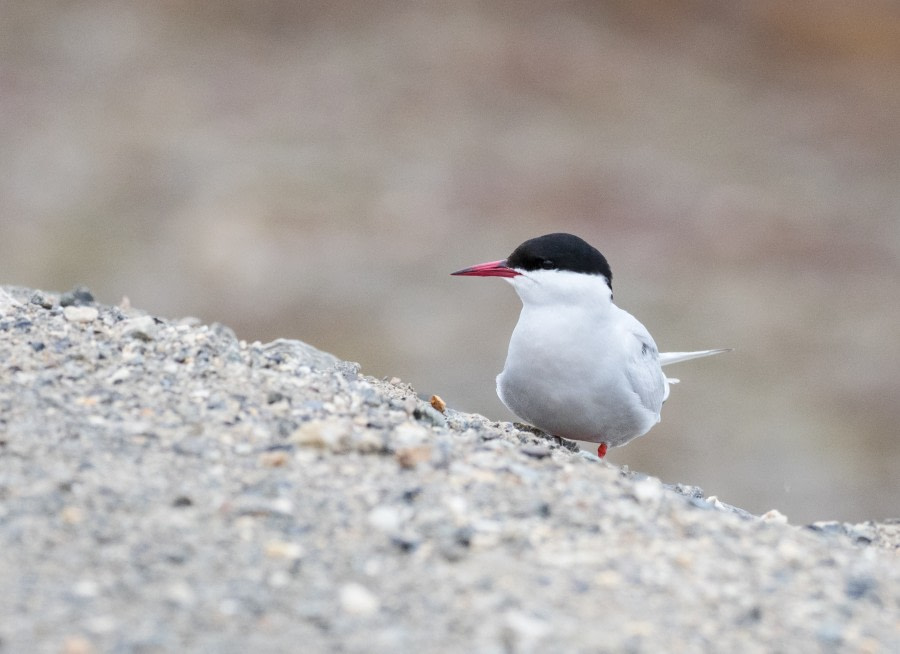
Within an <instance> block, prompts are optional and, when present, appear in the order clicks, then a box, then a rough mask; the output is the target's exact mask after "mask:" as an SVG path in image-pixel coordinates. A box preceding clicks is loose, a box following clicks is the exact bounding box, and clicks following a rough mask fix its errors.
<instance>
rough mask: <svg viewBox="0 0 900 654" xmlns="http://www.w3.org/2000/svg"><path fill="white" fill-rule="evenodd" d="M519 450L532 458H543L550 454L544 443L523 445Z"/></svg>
mask: <svg viewBox="0 0 900 654" xmlns="http://www.w3.org/2000/svg"><path fill="white" fill-rule="evenodd" d="M521 452H522V454H524V455H525V456H530V457H532V458H534V459H543V458H544V457H548V456H550V448H549V447H547V446H546V445H523V446H522V448H521Z"/></svg>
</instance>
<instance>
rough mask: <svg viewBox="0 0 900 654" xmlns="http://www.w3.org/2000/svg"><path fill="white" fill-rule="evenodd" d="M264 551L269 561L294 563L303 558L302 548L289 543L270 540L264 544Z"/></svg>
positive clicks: (296, 544) (297, 544)
mask: <svg viewBox="0 0 900 654" xmlns="http://www.w3.org/2000/svg"><path fill="white" fill-rule="evenodd" d="M264 551H265V554H266V556H267V557H269V558H270V559H288V560H290V561H296V560H297V559H300V558H302V557H303V546H302V545H300V544H299V543H294V542H291V541H284V540H270V541H269V542H268V543H266V546H265V549H264Z"/></svg>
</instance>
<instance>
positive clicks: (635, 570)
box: [0, 288, 900, 654]
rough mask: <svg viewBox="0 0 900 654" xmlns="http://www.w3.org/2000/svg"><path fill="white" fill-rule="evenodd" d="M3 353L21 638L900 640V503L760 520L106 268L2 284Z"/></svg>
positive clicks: (407, 647) (459, 647)
mask: <svg viewBox="0 0 900 654" xmlns="http://www.w3.org/2000/svg"><path fill="white" fill-rule="evenodd" d="M0 361H2V366H3V367H2V373H0V589H2V592H0V652H67V653H69V654H75V653H76V652H77V653H86V652H132V651H141V652H157V651H160V652H161V651H195V652H199V651H207V652H251V651H252V652H268V651H272V652H275V651H279V652H284V651H308V652H312V651H348V652H350V651H354V652H355V651H358V652H362V651H366V652H373V651H377V652H399V651H410V652H413V651H414V652H447V651H465V652H529V651H535V652H538V651H730V652H738V651H742V652H743V651H760V652H763V651H854V652H890V651H900V631H898V625H900V566H898V559H897V545H898V540H900V539H898V531H900V525H898V524H891V523H888V524H871V523H867V524H864V525H855V526H851V525H841V524H838V523H821V524H818V525H814V526H812V528H804V527H797V526H792V525H790V524H787V522H786V520H784V518H783V516H781V515H780V514H778V513H777V512H773V513H770V514H767V516H763V517H762V518H759V517H756V516H751V515H749V514H747V513H746V512H743V511H740V510H739V509H734V508H733V507H728V506H725V505H722V504H721V503H719V502H718V501H716V500H715V499H714V498H707V499H704V498H703V497H702V494H701V493H700V492H699V489H696V488H692V487H689V486H680V487H678V488H674V489H673V488H669V487H666V486H664V485H662V484H661V483H660V482H659V481H658V480H656V479H653V478H649V477H645V476H641V475H636V474H633V473H628V472H624V471H622V470H620V469H618V468H615V467H613V466H611V465H609V464H607V463H605V462H602V461H600V460H599V459H597V458H596V457H593V456H591V455H590V454H587V453H579V452H575V451H572V450H571V449H570V448H569V447H567V444H565V443H563V444H557V443H554V442H553V441H552V440H548V439H547V438H545V437H544V436H543V435H541V434H536V433H533V432H531V431H528V430H522V429H519V428H517V427H516V426H514V425H511V424H509V423H496V422H491V421H489V420H488V419H486V418H484V417H482V416H479V415H472V414H465V413H460V412H457V411H454V410H452V409H444V411H443V412H442V411H440V410H439V409H441V408H442V407H441V405H440V403H439V402H437V401H435V403H434V404H435V406H432V404H431V403H429V402H428V401H426V400H423V399H422V398H420V397H418V396H417V395H416V393H415V392H414V391H413V389H412V388H411V387H410V386H409V385H407V384H404V383H401V382H400V381H399V380H396V379H395V380H390V381H382V380H377V379H373V378H371V377H367V376H364V375H362V374H360V373H359V370H358V367H357V366H355V365H354V364H351V363H347V362H343V361H340V360H338V359H337V358H335V357H333V356H332V355H330V354H327V353H324V352H320V351H318V350H316V349H314V348H312V347H310V346H309V345H306V344H304V343H301V342H297V341H283V340H282V341H276V342H273V343H269V344H265V345H263V344H259V343H252V344H249V343H246V342H243V341H240V340H238V339H237V338H235V336H234V334H233V333H232V332H231V331H230V330H229V329H228V328H226V327H223V326H221V325H211V326H207V325H201V324H199V321H196V320H191V319H187V320H175V321H170V320H163V319H159V318H155V317H151V316H147V315H145V314H144V313H142V312H139V311H135V310H133V309H131V308H129V307H128V306H119V307H110V306H101V305H99V304H96V303H94V302H93V298H91V296H90V294H89V293H88V292H86V291H84V290H77V291H75V292H72V293H67V294H64V295H62V296H56V295H54V294H48V293H41V292H36V291H31V290H26V289H18V288H6V289H5V290H3V289H0ZM450 364H452V357H451V356H450V355H449V354H448V365H450Z"/></svg>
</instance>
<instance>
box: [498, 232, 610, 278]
mask: <svg viewBox="0 0 900 654" xmlns="http://www.w3.org/2000/svg"><path fill="white" fill-rule="evenodd" d="M506 265H507V266H509V267H510V268H516V269H518V270H527V271H532V270H566V271H569V272H577V273H584V274H586V275H603V276H604V277H606V280H607V281H608V282H610V284H612V270H610V268H609V263H608V262H607V261H606V257H604V256H603V255H602V254H600V251H599V250H598V249H597V248H595V247H594V246H592V245H591V244H589V243H588V242H586V241H585V240H584V239H581V238H578V237H577V236H575V235H574V234H565V233H562V232H560V233H556V234H545V235H544V236H538V237H537V238H532V239H529V240H527V241H525V242H524V243H522V245H520V246H519V247H517V248H516V249H515V250H513V253H512V254H511V255H509V257H508V258H507V259H506Z"/></svg>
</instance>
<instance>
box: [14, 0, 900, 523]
mask: <svg viewBox="0 0 900 654" xmlns="http://www.w3.org/2000/svg"><path fill="white" fill-rule="evenodd" d="M898 71H900V4H898V3H896V2H891V1H890V0H883V1H879V0H870V1H869V2H866V3H855V4H848V3H846V2H843V1H838V0H815V1H814V0H808V1H804V0H798V1H796V2H791V3H784V2H782V1H780V0H757V1H756V2H753V3H720V2H717V1H715V0H607V1H604V2H600V1H594V2H554V3H543V2H537V1H531V0H515V1H508V2H504V1H491V2H488V1H487V0H485V1H480V2H479V1H474V0H470V1H466V0H460V1H457V2H453V3H429V2H412V1H410V2H347V1H343V0H327V1H308V2H289V1H287V0H220V1H219V2H215V3H209V2H198V1H187V0H183V1H179V0H169V1H160V2H153V3H135V2H126V1H124V0H121V1H113V0H107V1H104V0H83V1H79V0H73V1H70V2H65V3H61V2H50V1H45V0H29V2H21V3H15V2H3V3H0V283H4V284H17V285H26V286H31V287H36V288H42V289H45V290H52V291H62V290H68V289H69V288H71V287H72V286H74V285H76V284H86V285H88V286H89V287H90V288H91V289H92V290H93V291H94V294H95V295H96V296H97V298H98V300H100V301H102V302H105V303H117V302H118V301H119V300H120V299H121V298H122V296H125V295H127V296H128V297H129V298H130V300H131V302H132V304H134V305H135V306H137V307H140V308H143V309H147V310H149V311H151V312H153V313H155V314H157V315H162V316H166V317H172V318H175V317H181V316H185V315H194V316H198V317H200V318H202V319H203V320H205V321H221V322H223V323H226V324H228V325H230V326H231V327H233V328H234V329H235V330H236V331H237V333H238V335H239V336H240V337H242V338H244V339H247V340H262V341H267V340H271V339H274V338H278V337H286V338H298V339H302V340H305V341H308V342H309V343H312V344H313V345H315V346H317V347H320V348H322V349H325V350H328V351H331V352H333V353H335V354H337V355H339V356H341V357H343V358H346V359H350V360H354V361H358V362H360V363H361V364H362V366H363V372H365V373H367V374H371V375H375V376H378V377H382V376H387V377H393V376H398V377H401V378H402V379H403V380H404V381H408V382H411V383H412V384H413V385H414V386H415V388H416V389H417V390H418V391H419V393H421V394H425V395H430V394H432V393H437V394H439V395H441V396H442V397H443V398H444V399H445V400H446V401H447V402H448V403H449V404H450V406H451V407H452V408H455V409H460V410H464V411H477V412H481V413H484V414H485V415H487V416H489V417H491V418H495V419H504V420H505V419H510V418H511V417H512V416H511V415H510V414H509V413H508V412H507V411H506V409H505V408H504V407H503V406H502V405H501V404H500V402H499V400H497V398H496V396H495V394H494V376H495V375H496V374H497V372H499V370H500V369H501V368H502V365H503V361H504V358H505V354H506V344H507V341H508V338H509V334H510V331H511V330H512V327H513V325H514V324H515V322H516V319H517V316H518V310H519V302H518V298H517V297H516V296H515V294H514V292H513V291H512V289H511V288H509V287H508V285H506V284H505V283H503V282H502V281H500V280H485V279H477V280H476V279H469V278H452V277H450V276H449V274H448V273H450V272H451V271H453V270H457V269H459V268H462V267H464V266H467V265H470V264H474V263H479V262H482V261H487V260H491V259H499V258H502V257H504V256H506V255H507V254H508V253H509V252H510V251H511V250H512V249H513V248H514V247H515V246H516V245H518V244H519V243H520V242H521V241H523V240H525V239H527V238H530V237H532V236H537V235H540V234H543V233H547V232H552V231H569V232H574V233H576V234H579V235H581V236H582V237H584V238H585V239H586V240H588V241H589V242H591V243H592V244H594V245H596V246H597V247H598V248H599V249H600V250H601V251H603V252H604V254H606V256H607V257H608V259H609V260H610V262H611V264H612V268H613V271H614V274H615V289H616V301H617V303H618V304H619V305H620V306H622V307H623V308H625V309H626V310H628V311H630V312H632V313H633V314H635V315H636V316H637V317H638V318H639V319H640V320H641V321H642V322H644V324H645V325H647V327H648V328H649V329H650V331H651V332H652V333H653V334H654V336H655V338H656V340H657V343H658V344H659V346H660V348H661V349H662V350H688V349H701V348H709V347H734V348H736V349H735V352H733V353H731V354H728V355H722V356H719V357H716V358H714V359H706V360H701V361H696V362H690V363H685V364H681V365H679V366H677V368H676V367H673V368H670V369H667V370H668V371H670V372H671V374H673V375H675V376H677V377H679V378H681V380H682V383H681V384H680V385H678V386H676V387H674V388H673V393H672V397H671V398H670V401H669V402H668V403H667V404H666V407H665V409H664V410H663V422H662V423H661V424H660V425H659V426H657V427H656V428H655V429H654V430H653V431H652V432H651V433H650V434H649V435H647V436H645V437H644V438H641V439H638V440H637V441H635V442H634V443H633V444H631V445H629V446H628V447H626V448H622V449H614V450H611V451H610V453H609V455H608V459H609V460H610V461H611V462H613V463H615V464H619V465H622V464H627V465H629V466H630V467H632V468H633V469H637V470H640V471H643V472H646V473H649V474H652V475H655V476H658V477H660V478H662V479H663V480H664V481H668V482H684V483H688V484H696V485H699V486H701V487H703V488H704V490H705V491H706V492H707V493H709V494H716V495H718V496H719V497H720V498H721V499H722V500H723V501H726V502H729V503H732V504H737V505H739V506H742V507H744V508H746V509H749V510H751V511H755V512H763V511H766V510H768V509H771V508H777V509H779V510H780V511H782V512H783V513H785V514H787V515H788V517H789V518H790V520H791V521H792V522H795V523H804V522H809V521H812V520H820V519H841V520H854V521H858V520H864V519H869V518H886V517H900V484H898V480H900V438H898V433H897V432H898V427H897V425H898V422H900V381H898V371H900V287H898V282H900V72H898Z"/></svg>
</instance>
